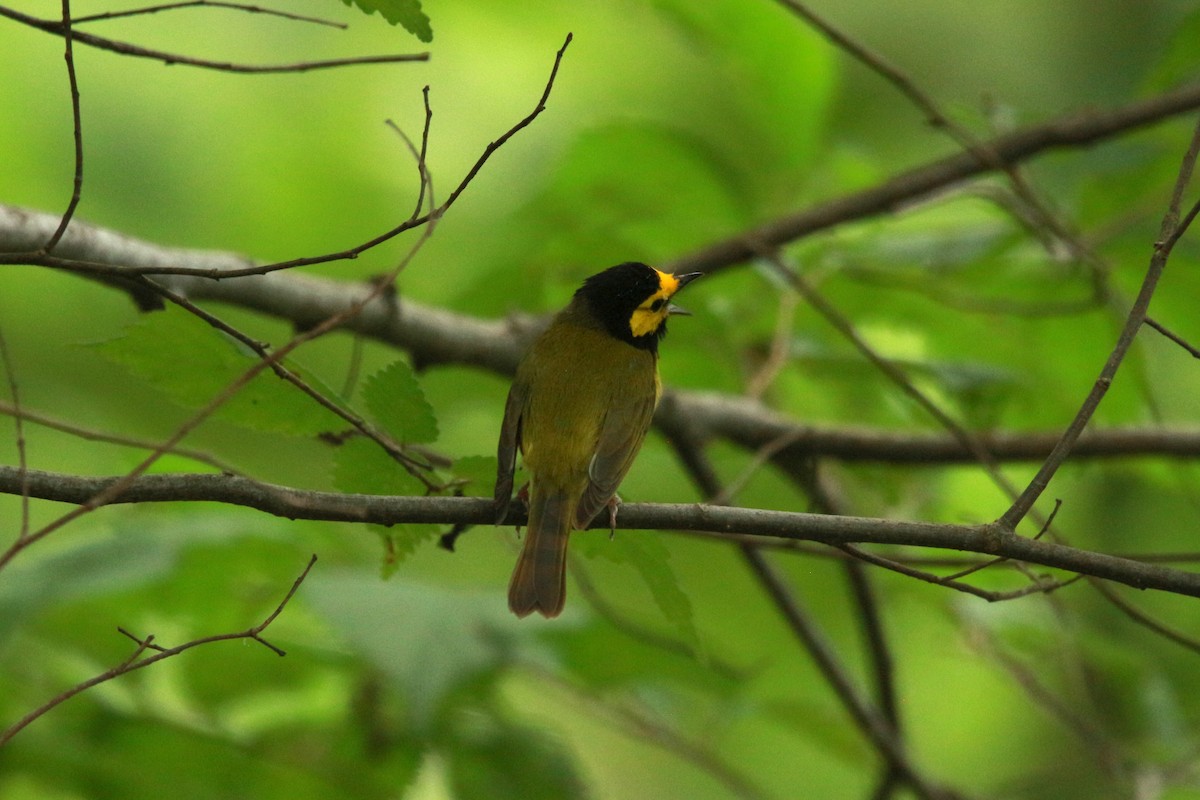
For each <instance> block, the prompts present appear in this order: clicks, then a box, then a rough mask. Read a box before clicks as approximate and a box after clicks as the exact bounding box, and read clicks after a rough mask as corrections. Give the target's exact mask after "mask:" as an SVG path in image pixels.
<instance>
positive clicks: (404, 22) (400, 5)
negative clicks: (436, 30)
mask: <svg viewBox="0 0 1200 800" xmlns="http://www.w3.org/2000/svg"><path fill="white" fill-rule="evenodd" d="M342 2H343V3H345V4H346V5H348V6H358V8H359V10H360V11H362V12H363V13H364V14H366V15H368V16H370V15H371V14H374V13H375V12H376V11H378V12H379V16H381V17H383V18H384V19H385V20H387V21H388V23H389V24H391V25H401V26H403V27H404V29H405V30H406V31H408V32H409V33H411V34H412V35H413V36H416V37H417V38H418V39H420V40H421V41H422V42H432V41H433V26H432V25H430V23H429V17H428V16H427V15H426V14H425V12H424V11H422V10H421V1H420V0H342Z"/></svg>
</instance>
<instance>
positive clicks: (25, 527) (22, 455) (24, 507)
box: [0, 330, 29, 543]
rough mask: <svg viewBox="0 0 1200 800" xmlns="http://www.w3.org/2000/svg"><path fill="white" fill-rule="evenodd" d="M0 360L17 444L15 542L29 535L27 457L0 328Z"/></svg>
mask: <svg viewBox="0 0 1200 800" xmlns="http://www.w3.org/2000/svg"><path fill="white" fill-rule="evenodd" d="M0 361H2V362H4V377H5V380H6V381H7V383H8V396H9V397H10V398H11V399H12V408H13V410H14V411H16V412H17V413H15V414H13V428H14V432H15V435H16V445H17V470H18V472H19V476H20V488H19V491H20V495H21V527H20V530H18V531H17V543H20V542H23V541H24V540H25V539H26V538H27V537H28V536H29V458H28V454H27V453H26V452H25V426H24V415H23V414H21V392H20V387H19V386H18V384H17V370H16V367H15V366H13V361H12V354H11V353H9V352H8V340H7V339H5V338H4V331H3V330H0Z"/></svg>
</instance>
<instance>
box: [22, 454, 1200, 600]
mask: <svg viewBox="0 0 1200 800" xmlns="http://www.w3.org/2000/svg"><path fill="white" fill-rule="evenodd" d="M117 480H121V478H117V477H106V478H91V477H80V476H75V475H66V474H62V473H54V472H43V471H40V470H29V471H28V473H27V475H26V476H22V474H21V470H20V469H18V468H16V467H0V493H5V494H19V493H20V492H21V491H22V486H23V481H26V482H27V485H28V490H29V493H30V496H31V497H37V498H40V499H43V500H55V501H59V502H63V503H84V502H87V501H88V500H89V499H90V498H93V497H95V496H96V495H97V494H99V493H100V492H102V491H105V490H106V488H108V487H110V486H111V485H112V484H113V483H115V482H116V481H117ZM189 501H191V502H195V501H208V502H218V503H227V504H232V505H240V506H247V507H249V508H255V509H258V510H260V511H265V512H267V513H269V514H274V515H275V516H280V517H286V518H288V519H314V520H338V521H345V522H371V523H376V524H380V525H395V524H397V523H402V522H408V523H432V524H439V525H452V524H457V525H490V524H492V522H493V520H494V519H495V510H494V508H493V506H492V501H491V500H490V499H485V498H476V497H390V496H382V495H360V494H337V493H334V492H310V491H303V490H300V489H292V488H289V487H286V486H276V485H272V484H266V483H259V482H257V481H252V480H249V479H247V478H241V477H236V476H230V475H215V474H171V475H143V476H141V477H139V478H137V479H134V480H131V481H129V482H128V486H127V487H126V488H125V489H124V490H122V491H121V493H120V494H119V495H116V496H115V497H114V498H112V499H111V500H109V502H110V503H148V502H189ZM601 516H602V517H604V520H603V521H602V522H601V523H598V527H601V528H607V526H608V519H607V515H606V514H605V515H601ZM524 522H525V515H524V511H523V510H522V509H521V508H520V506H519V504H514V506H513V507H512V508H511V509H510V510H509V514H508V517H507V518H506V519H505V520H504V523H505V524H511V525H517V524H523V523H524ZM617 527H618V528H621V529H623V530H680V531H706V532H710V533H717V534H730V535H732V534H741V535H749V536H767V537H775V538H782V539H797V540H807V541H814V542H822V543H824V544H829V545H842V544H849V543H869V544H889V545H908V546H911V547H935V548H943V549H948V550H961V551H965V552H971V553H983V554H987V555H994V556H1002V557H1004V558H1010V559H1013V560H1016V561H1025V562H1027V563H1031V564H1041V565H1042V566H1046V567H1054V568H1056V569H1064V570H1069V571H1071V572H1078V573H1081V574H1086V575H1092V576H1094V577H1098V578H1105V579H1108V580H1112V581H1116V582H1118V583H1124V584H1127V585H1129V586H1133V587H1136V588H1138V589H1159V590H1162V591H1167V592H1174V593H1177V594H1184V595H1190V596H1193V597H1200V573H1193V572H1185V571H1183V570H1178V569H1172V568H1170V567H1164V566H1160V565H1158V564H1147V563H1143V562H1140V561H1133V560H1131V559H1128V558H1121V557H1119V556H1110V555H1105V554H1103V553H1094V552H1091V551H1087V550H1078V549H1076V548H1073V547H1066V546H1064V545H1059V544H1054V543H1052V542H1046V541H1041V540H1038V539H1028V538H1025V537H1022V536H1017V535H1015V534H1013V533H1011V532H1008V531H1005V530H1004V529H1003V528H1002V527H1000V526H999V525H997V524H995V523H985V524H981V525H949V524H943V523H933V522H905V521H901V520H886V519H870V518H866V517H843V516H832V515H827V514H802V513H792V512H785V511H764V510H761V509H750V508H728V507H722V506H705V505H698V504H696V505H664V504H660V503H628V504H625V505H623V506H621V511H620V514H619V515H618V517H617Z"/></svg>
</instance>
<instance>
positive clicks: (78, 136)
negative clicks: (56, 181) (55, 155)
mask: <svg viewBox="0 0 1200 800" xmlns="http://www.w3.org/2000/svg"><path fill="white" fill-rule="evenodd" d="M62 37H63V45H64V49H65V52H64V54H63V58H64V59H65V60H66V62H67V82H68V84H69V85H70V87H71V126H72V127H71V129H72V135H73V137H74V142H75V172H74V176H73V178H72V189H71V200H70V202H68V203H67V210H66V211H64V212H63V215H62V220H60V221H59V223H58V227H57V228H56V229H55V231H54V233H53V234H52V235H51V236H50V238H49V239H48V240H47V241H46V243H45V244H43V245H42V248H41V252H43V253H46V254H49V253H51V252H52V251H53V250H54V248H55V246H56V245H57V244H58V242H59V240H60V239H62V237H63V234H64V233H66V231H67V226H68V225H70V224H71V219H72V218H73V217H74V216H75V209H76V208H78V207H79V199H80V198H81V197H82V196H83V114H82V112H81V110H80V107H79V81H78V80H77V79H76V77H75V52H74V41H75V36H74V27H73V26H72V24H71V0H62Z"/></svg>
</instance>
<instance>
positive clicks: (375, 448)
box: [333, 439, 426, 496]
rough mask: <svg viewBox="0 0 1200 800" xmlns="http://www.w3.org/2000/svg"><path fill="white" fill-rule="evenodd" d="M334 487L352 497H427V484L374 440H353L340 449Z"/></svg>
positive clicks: (334, 470) (335, 460) (335, 458)
mask: <svg viewBox="0 0 1200 800" xmlns="http://www.w3.org/2000/svg"><path fill="white" fill-rule="evenodd" d="M333 485H334V487H335V488H337V489H338V490H340V491H343V492H348V493H350V494H385V495H421V496H424V495H425V494H426V491H425V485H424V484H423V483H421V482H420V481H419V480H417V479H416V478H414V477H413V476H412V475H409V474H408V471H407V470H405V469H404V467H402V466H400V464H398V463H397V462H396V460H395V459H393V458H392V457H391V456H390V455H388V454H387V452H386V451H384V449H383V448H382V447H380V446H379V445H378V444H376V443H375V442H373V441H371V440H370V439H350V440H349V441H347V442H344V443H343V444H342V445H341V446H340V447H339V448H338V451H337V454H336V455H335V456H334V457H333Z"/></svg>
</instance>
